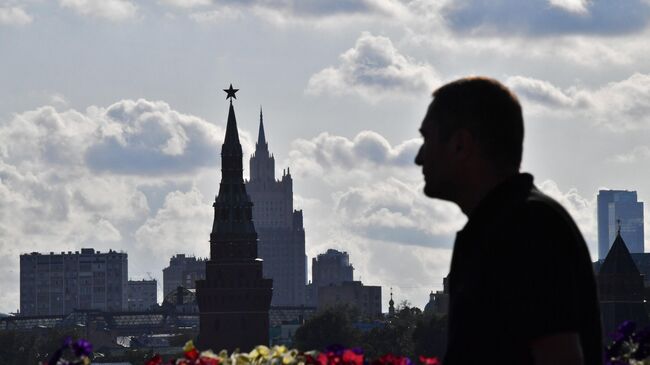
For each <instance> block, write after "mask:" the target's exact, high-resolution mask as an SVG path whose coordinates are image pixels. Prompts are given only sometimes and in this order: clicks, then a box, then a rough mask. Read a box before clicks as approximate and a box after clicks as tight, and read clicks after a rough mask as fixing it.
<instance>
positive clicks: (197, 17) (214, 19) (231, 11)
mask: <svg viewBox="0 0 650 365" xmlns="http://www.w3.org/2000/svg"><path fill="white" fill-rule="evenodd" d="M241 16H242V13H241V11H240V10H239V9H237V8H233V7H220V8H219V9H215V10H208V11H201V12H194V13H192V14H190V15H189V17H190V19H192V20H194V21H195V22H197V23H200V24H218V23H220V22H222V21H225V20H232V19H237V18H240V17H241Z"/></svg>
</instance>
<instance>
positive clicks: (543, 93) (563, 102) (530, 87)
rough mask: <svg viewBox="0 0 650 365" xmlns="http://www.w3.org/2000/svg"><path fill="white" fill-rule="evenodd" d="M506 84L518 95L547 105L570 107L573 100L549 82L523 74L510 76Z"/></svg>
mask: <svg viewBox="0 0 650 365" xmlns="http://www.w3.org/2000/svg"><path fill="white" fill-rule="evenodd" d="M506 85H507V86H508V87H510V88H511V89H512V91H514V92H515V94H517V95H518V96H523V97H524V98H526V99H529V100H531V101H534V102H538V103H541V104H546V105H549V106H560V107H570V106H573V105H574V104H575V100H574V99H573V98H572V97H571V96H570V95H568V94H567V93H565V92H564V91H562V90H560V89H559V88H558V87H556V86H554V85H553V84H551V83H550V82H547V81H543V80H537V79H533V78H529V77H523V76H512V77H509V78H508V79H507V80H506Z"/></svg>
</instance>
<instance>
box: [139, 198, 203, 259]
mask: <svg viewBox="0 0 650 365" xmlns="http://www.w3.org/2000/svg"><path fill="white" fill-rule="evenodd" d="M213 216H214V211H213V210H212V207H211V206H210V204H206V203H205V200H204V198H203V195H202V194H201V192H199V191H198V190H197V189H192V190H190V191H187V192H180V191H174V192H170V193H169V194H167V196H166V197H165V203H164V206H163V207H162V208H161V209H160V210H158V213H157V214H156V215H155V216H154V217H150V218H148V219H147V221H146V222H145V223H144V224H143V225H142V226H141V227H140V228H138V230H137V231H136V232H135V237H136V240H137V245H138V249H139V250H141V251H142V252H153V251H155V252H156V253H157V255H159V257H161V258H169V257H172V256H173V255H174V254H176V253H178V252H179V251H182V252H188V253H192V254H197V255H199V256H208V255H209V251H210V246H209V244H208V242H209V238H210V231H211V227H212V218H213Z"/></svg>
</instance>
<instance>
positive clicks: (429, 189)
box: [424, 183, 450, 200]
mask: <svg viewBox="0 0 650 365" xmlns="http://www.w3.org/2000/svg"><path fill="white" fill-rule="evenodd" d="M424 195H426V196H428V197H429V198H433V199H442V200H450V197H449V194H445V193H444V192H443V191H442V190H441V189H439V188H437V187H435V186H432V185H431V184H427V183H425V184H424Z"/></svg>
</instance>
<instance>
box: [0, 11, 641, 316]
mask: <svg viewBox="0 0 650 365" xmlns="http://www.w3.org/2000/svg"><path fill="white" fill-rule="evenodd" d="M649 20H650V1H649V0H626V1H604V0H530V1H519V0H501V1H487V0H322V1H318V0H245V1H236V0H142V1H136V0H57V1H53V0H52V1H46V0H23V1H19V0H0V288H2V292H3V295H2V296H1V297H0V312H9V311H15V310H16V309H17V308H18V307H19V284H18V278H19V255H20V254H21V253H27V252H32V251H39V252H50V251H55V252H56V251H68V250H79V249H80V248H81V247H94V248H96V249H99V250H102V251H104V250H107V249H109V248H113V249H117V250H124V251H126V252H128V254H129V275H130V276H131V277H132V278H136V279H139V278H147V277H149V275H151V276H153V277H155V278H157V279H159V280H162V272H161V270H162V268H163V267H164V266H166V265H167V264H168V262H169V257H170V256H172V255H173V254H175V253H186V254H194V255H196V256H207V255H208V251H209V247H208V237H209V232H210V228H211V222H212V214H213V212H212V207H211V202H212V201H213V200H214V195H215V194H216V192H217V188H218V182H219V179H220V175H219V168H220V166H219V164H220V161H219V158H218V156H219V152H220V148H221V143H222V141H223V134H224V127H225V121H226V116H227V103H226V101H225V100H224V96H225V94H224V93H223V92H222V91H221V89H223V88H226V87H228V85H229V84H230V83H232V84H233V86H235V87H236V88H240V89H241V91H240V92H239V93H238V94H237V97H238V99H237V100H236V101H235V108H236V112H237V118H238V123H239V128H240V134H241V140H242V143H243V147H244V151H245V159H246V161H245V166H247V165H248V161H247V160H248V157H249V156H250V152H251V151H252V148H253V145H254V141H255V139H256V137H257V136H256V132H257V125H258V114H259V108H260V106H262V107H263V108H264V116H265V127H266V131H267V139H268V141H269V147H270V149H271V150H272V152H273V153H274V154H275V156H276V161H277V166H276V170H277V175H281V173H282V169H283V168H286V167H288V166H289V167H291V172H292V174H293V176H294V193H295V202H296V205H297V208H299V209H303V210H304V217H305V226H306V236H307V253H308V256H309V257H310V259H311V257H313V256H314V255H316V254H318V253H321V252H324V251H325V250H326V249H327V248H337V249H341V250H345V251H347V252H349V253H350V257H351V261H352V262H353V264H354V266H355V277H356V278H357V279H361V280H362V281H363V282H364V283H367V284H374V285H382V286H383V287H384V291H383V292H384V305H386V303H387V297H388V291H389V290H388V288H389V287H391V286H392V287H393V288H394V293H395V298H396V300H397V301H398V302H399V301H401V300H409V301H410V302H412V303H413V304H415V305H418V306H422V305H424V304H425V303H426V301H427V300H428V293H429V291H430V290H438V289H441V286H442V285H441V284H442V277H443V276H444V275H445V274H446V273H447V271H448V268H449V259H450V254H451V246H452V243H453V239H454V235H455V232H456V231H457V230H459V229H460V228H462V226H463V224H464V222H465V218H464V217H463V215H462V214H461V213H460V211H459V210H458V209H457V208H456V207H455V206H453V205H451V204H448V203H444V202H441V201H433V200H429V199H426V198H424V197H423V195H422V192H421V191H422V178H421V174H420V171H419V169H418V168H417V167H415V166H414V165H413V163H412V161H413V158H414V156H415V153H416V151H417V149H418V147H419V144H420V143H421V140H420V138H419V136H418V132H417V129H418V127H419V123H420V121H421V118H422V116H423V115H424V111H425V108H426V106H427V104H428V103H429V101H430V94H431V91H432V90H433V89H435V88H436V87H437V86H439V85H441V83H444V82H446V81H451V80H454V79H456V78H458V77H461V76H465V75H488V76H492V77H495V78H497V79H499V80H501V81H503V82H504V83H506V84H507V85H509V86H510V87H511V88H512V89H513V90H514V91H515V92H516V93H517V94H518V95H519V96H520V98H521V101H522V103H523V106H524V111H525V118H526V141H525V150H524V163H523V169H524V170H526V171H530V172H532V173H533V174H534V175H535V176H536V182H537V184H538V185H539V186H540V187H541V188H542V189H543V190H544V191H546V192H547V193H549V194H551V195H552V196H554V197H556V198H558V199H559V200H560V201H561V202H562V204H563V205H564V206H565V207H566V208H567V209H568V210H569V211H570V212H571V213H572V214H573V216H574V217H575V219H576V220H577V222H578V224H579V225H580V228H581V229H582V231H583V233H584V235H585V237H586V238H587V240H588V242H589V245H590V250H591V252H592V258H594V259H596V258H597V257H596V255H597V250H596V225H595V195H596V193H597V191H598V189H599V188H602V187H607V188H616V189H635V190H638V191H639V196H640V198H641V199H642V200H644V201H646V202H648V201H650V199H649V197H650V184H649V183H650V169H648V168H647V166H648V164H649V163H650V53H649V52H648V48H649V46H650V26H649V24H648V22H649ZM247 173H248V172H247V171H245V175H247ZM646 217H648V213H647V212H646ZM649 237H650V236H649ZM152 253H153V254H152ZM160 295H161V294H160ZM159 299H161V297H160V296H159Z"/></svg>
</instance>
